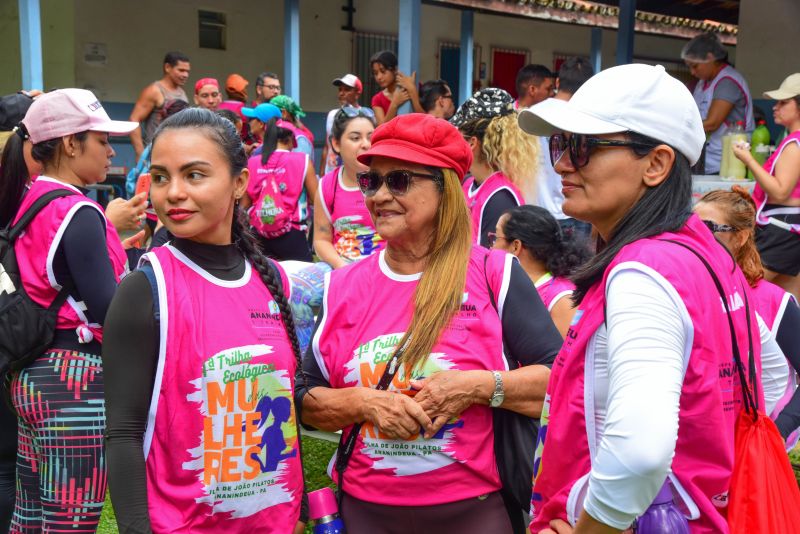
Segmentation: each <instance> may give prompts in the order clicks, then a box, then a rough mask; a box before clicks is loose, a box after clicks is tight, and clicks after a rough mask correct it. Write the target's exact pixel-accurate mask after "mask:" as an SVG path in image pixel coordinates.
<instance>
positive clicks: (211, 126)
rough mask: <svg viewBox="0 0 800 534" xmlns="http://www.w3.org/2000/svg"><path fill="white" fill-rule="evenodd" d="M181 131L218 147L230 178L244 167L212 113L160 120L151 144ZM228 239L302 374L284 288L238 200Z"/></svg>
mask: <svg viewBox="0 0 800 534" xmlns="http://www.w3.org/2000/svg"><path fill="white" fill-rule="evenodd" d="M184 128H186V129H193V130H197V131H202V132H203V133H204V134H206V135H207V136H208V137H209V139H211V140H212V141H213V142H215V143H216V144H217V145H218V147H219V149H220V151H221V152H222V154H223V156H224V157H225V158H226V159H227V160H228V163H229V164H230V172H231V176H238V175H239V174H240V173H241V172H242V170H243V169H244V168H245V167H246V166H247V154H246V153H245V150H244V146H243V145H242V142H241V139H240V138H239V135H238V134H237V133H236V128H235V127H234V126H233V124H232V123H231V122H230V121H229V120H227V119H224V118H222V117H221V116H219V115H217V114H216V113H214V112H213V111H210V110H207V109H203V108H188V109H185V110H183V111H181V112H179V113H176V114H175V115H172V116H171V117H169V118H167V119H166V120H164V122H162V123H161V125H160V126H159V127H158V130H156V133H155V135H154V136H153V144H155V143H156V141H157V140H158V138H159V136H160V135H161V134H162V133H163V132H164V131H166V130H177V129H184ZM231 240H232V241H233V243H234V244H235V245H236V248H238V249H239V251H240V252H241V253H242V255H244V257H245V258H246V259H247V261H249V262H250V263H251V264H252V265H253V267H254V268H255V270H256V272H258V274H259V276H260V277H261V281H262V282H263V283H264V285H265V286H266V287H267V289H268V290H269V292H270V293H271V294H272V297H273V298H274V299H275V302H276V303H277V304H278V308H279V309H280V312H281V319H282V321H283V326H284V328H285V330H286V335H287V336H288V337H289V341H290V342H291V345H292V351H293V352H294V358H295V361H296V362H297V368H298V370H299V371H300V372H301V373H302V369H303V365H302V359H301V356H300V343H299V342H298V339H297V332H296V331H295V326H294V317H293V316H292V310H291V308H290V307H289V301H288V299H287V298H286V292H285V288H283V287H282V283H281V280H280V274H279V273H278V268H277V267H276V266H274V265H272V263H271V261H272V260H269V259H267V258H266V257H265V256H264V254H262V252H261V250H260V249H259V247H258V245H257V241H256V238H255V236H253V234H252V232H250V230H249V226H248V224H247V222H246V215H245V212H244V210H242V209H241V208H240V207H239V202H238V201H236V207H235V211H234V216H233V222H232V224H231Z"/></svg>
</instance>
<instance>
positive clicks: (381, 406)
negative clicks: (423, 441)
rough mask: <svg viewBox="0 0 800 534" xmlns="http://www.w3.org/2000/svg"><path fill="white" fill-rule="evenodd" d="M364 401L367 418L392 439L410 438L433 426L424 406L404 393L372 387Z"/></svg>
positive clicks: (427, 430)
mask: <svg viewBox="0 0 800 534" xmlns="http://www.w3.org/2000/svg"><path fill="white" fill-rule="evenodd" d="M364 402H365V405H364V406H365V407H364V416H365V418H366V420H367V421H369V422H370V423H372V424H373V425H375V426H376V427H377V428H378V430H380V431H381V432H382V433H383V434H386V435H387V436H388V437H389V438H390V439H408V438H410V437H412V436H416V435H419V433H420V431H421V430H424V431H425V432H426V433H427V432H429V431H430V428H431V427H432V422H431V419H430V417H428V416H427V415H426V414H425V411H424V410H423V409H422V407H421V406H420V405H419V404H417V403H416V402H414V400H413V399H411V398H410V397H408V396H406V395H403V394H402V393H397V392H392V391H379V390H375V389H370V390H369V393H368V394H367V395H366V398H365V401H364Z"/></svg>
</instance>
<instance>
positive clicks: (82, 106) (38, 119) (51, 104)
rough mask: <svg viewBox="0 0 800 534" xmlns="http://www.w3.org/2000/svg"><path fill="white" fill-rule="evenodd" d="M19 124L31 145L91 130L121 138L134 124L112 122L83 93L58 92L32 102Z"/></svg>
mask: <svg viewBox="0 0 800 534" xmlns="http://www.w3.org/2000/svg"><path fill="white" fill-rule="evenodd" d="M22 124H24V125H25V128H26V129H27V130H28V135H29V136H30V140H31V142H32V143H33V144H36V143H41V142H42V141H48V140H50V139H56V138H58V137H64V136H66V135H72V134H76V133H80V132H85V131H87V130H91V131H93V132H106V133H109V134H111V135H125V134H128V133H130V132H131V131H133V130H134V129H135V128H137V127H138V126H139V123H138V122H130V121H113V120H111V118H110V117H109V116H108V113H106V110H105V109H103V105H102V104H100V101H99V100H97V97H96V96H94V93H92V92H91V91H87V90H86V89H58V90H57V91H51V92H49V93H45V94H43V95H42V96H40V97H39V98H37V99H36V100H34V101H33V104H31V107H30V108H29V109H28V113H26V114H25V118H24V119H22Z"/></svg>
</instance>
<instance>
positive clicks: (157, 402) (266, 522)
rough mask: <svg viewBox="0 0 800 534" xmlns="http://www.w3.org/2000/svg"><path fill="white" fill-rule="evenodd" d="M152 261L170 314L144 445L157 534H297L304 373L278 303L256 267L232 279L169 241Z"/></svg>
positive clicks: (164, 321) (163, 325) (163, 313)
mask: <svg viewBox="0 0 800 534" xmlns="http://www.w3.org/2000/svg"><path fill="white" fill-rule="evenodd" d="M142 261H144V262H148V263H150V264H151V265H152V267H153V271H154V273H155V275H156V280H157V282H158V300H159V308H160V317H161V318H160V321H159V325H160V340H161V345H160V348H159V357H158V358H159V359H158V368H157V372H156V378H155V384H154V386H153V397H152V400H151V404H150V414H149V416H148V421H147V431H146V433H145V439H144V455H145V459H146V467H147V499H148V508H149V510H150V522H151V524H152V527H153V531H154V532H165V533H166V532H269V533H274V534H284V533H287V532H292V529H293V528H294V525H295V523H296V522H297V519H298V517H299V513H300V497H301V495H302V492H303V475H302V471H301V465H300V453H299V447H298V435H297V426H296V420H295V409H294V401H293V399H292V392H293V390H294V374H295V370H296V367H297V366H296V363H295V359H294V356H293V354H292V348H291V344H290V342H289V339H288V337H287V335H286V330H285V329H284V327H283V322H282V321H281V316H280V310H279V309H278V305H277V303H276V302H275V300H273V298H272V295H271V294H270V293H269V291H268V290H267V288H266V287H265V286H264V284H263V283H262V281H261V278H260V277H259V275H258V272H257V271H256V270H255V269H253V268H252V266H251V265H250V263H249V262H248V263H247V265H246V269H245V273H244V275H243V276H242V278H241V279H240V280H236V281H223V280H220V279H217V278H215V277H213V276H212V275H211V274H209V273H208V272H206V271H204V270H203V269H202V268H201V267H199V266H198V265H197V264H195V263H193V262H192V261H191V260H190V259H188V258H187V257H186V256H184V255H183V254H181V253H180V252H179V251H178V250H177V249H175V248H173V247H171V246H170V245H166V246H163V247H158V248H156V249H154V250H153V251H151V252H150V253H148V254H147V255H145V256H144V257H143V259H142ZM273 265H276V266H277V264H273ZM278 270H279V271H280V273H281V279H282V282H283V287H285V288H288V287H290V286H289V281H288V278H287V277H286V275H285V273H284V272H283V270H282V269H281V268H280V267H278Z"/></svg>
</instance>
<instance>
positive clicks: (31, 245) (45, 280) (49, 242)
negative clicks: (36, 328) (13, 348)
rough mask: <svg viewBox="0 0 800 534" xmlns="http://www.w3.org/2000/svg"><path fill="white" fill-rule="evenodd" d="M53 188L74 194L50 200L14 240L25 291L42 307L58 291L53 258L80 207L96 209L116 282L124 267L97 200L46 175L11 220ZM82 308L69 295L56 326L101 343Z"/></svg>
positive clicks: (97, 328)
mask: <svg viewBox="0 0 800 534" xmlns="http://www.w3.org/2000/svg"><path fill="white" fill-rule="evenodd" d="M56 189H70V190H72V191H74V192H75V193H76V194H74V195H70V196H66V197H60V198H56V199H54V200H52V201H51V202H50V203H49V204H48V205H47V206H45V207H44V208H43V209H42V211H40V212H39V214H38V215H37V216H36V217H35V218H34V219H33V221H31V224H30V225H29V226H28V228H26V229H25V232H24V233H23V234H22V235H21V236H20V237H19V239H17V241H16V242H15V243H14V250H15V251H16V253H17V263H18V264H19V268H20V273H21V274H22V284H23V285H24V287H25V291H26V292H27V293H28V296H30V298H31V299H32V300H33V301H34V302H36V303H37V304H39V305H41V306H44V307H47V306H49V305H50V304H51V303H52V302H53V301H54V300H55V298H56V296H57V295H58V292H59V291H60V290H61V286H60V285H59V284H58V282H57V281H56V276H55V273H54V272H53V259H54V258H55V255H56V251H57V250H58V246H59V244H60V243H61V237H62V236H63V235H64V231H65V230H66V229H67V226H68V225H69V223H70V221H71V220H72V217H73V216H74V215H75V212H77V211H78V210H79V209H80V208H82V207H84V206H89V207H91V208H93V209H96V210H97V211H98V212H99V213H100V215H101V216H102V217H103V220H104V221H105V223H106V247H107V248H108V256H109V258H110V259H111V267H112V268H113V270H114V276H115V278H116V281H117V282H119V280H120V278H121V277H122V276H123V275H124V274H125V273H126V272H127V268H128V257H127V255H126V254H125V250H124V249H123V248H122V243H121V242H120V240H119V236H118V235H117V231H116V230H115V229H114V226H113V225H112V224H111V223H109V222H108V220H107V219H106V216H105V213H104V212H103V208H102V207H101V206H100V205H99V204H98V203H97V202H95V201H93V200H91V199H89V198H87V197H86V196H85V195H84V194H83V193H81V191H80V190H79V189H78V188H77V187H74V186H72V185H69V184H65V183H64V182H60V181H58V180H56V179H54V178H50V177H48V176H39V177H38V178H37V179H36V181H34V182H33V183H32V184H31V186H30V190H29V191H28V193H27V194H26V195H25V197H24V198H23V199H22V204H21V205H20V207H19V210H18V211H17V216H16V217H15V218H14V222H16V221H17V220H18V219H19V218H20V217H21V216H22V214H23V213H25V211H26V210H27V209H28V208H29V207H30V206H31V205H32V204H33V203H34V202H35V201H36V200H37V199H38V198H39V197H41V196H42V195H44V194H45V193H48V192H50V191H53V190H56ZM85 310H86V306H85V305H84V304H83V302H78V301H76V300H75V299H74V298H73V297H71V296H70V297H68V298H67V300H66V302H64V305H63V306H61V308H60V309H59V311H58V319H57V321H56V328H58V329H63V330H74V331H75V332H76V334H77V335H78V339H79V340H80V341H81V342H85V343H88V342H89V341H92V340H93V339H94V340H97V341H99V342H102V341H103V327H102V326H101V325H99V324H97V323H90V322H89V319H88V318H87V316H86V313H85Z"/></svg>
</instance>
